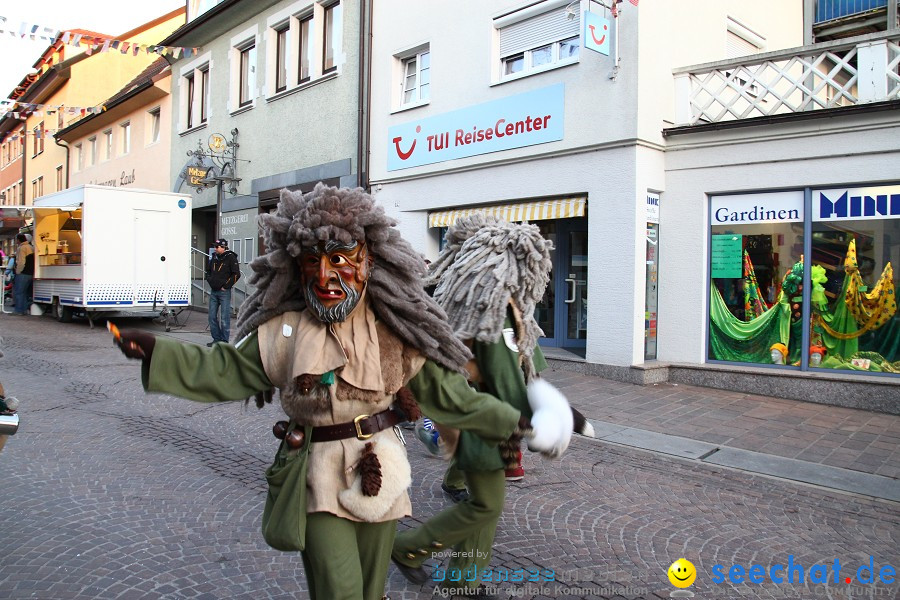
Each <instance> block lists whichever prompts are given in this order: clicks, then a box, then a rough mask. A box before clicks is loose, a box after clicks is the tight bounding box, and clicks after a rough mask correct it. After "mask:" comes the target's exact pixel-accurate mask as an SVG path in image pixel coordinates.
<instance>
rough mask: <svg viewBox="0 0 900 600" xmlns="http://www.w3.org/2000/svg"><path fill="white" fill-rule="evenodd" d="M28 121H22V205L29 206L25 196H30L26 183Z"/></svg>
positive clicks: (32, 201) (32, 200)
mask: <svg viewBox="0 0 900 600" xmlns="http://www.w3.org/2000/svg"><path fill="white" fill-rule="evenodd" d="M27 122H28V121H27V120H26V121H22V206H28V203H27V202H25V198H26V197H27V196H28V192H27V190H28V186H27V185H26V184H25V182H26V179H25V157H26V156H28V137H27V136H26V135H25V132H26V131H28V127H26V126H25V124H26V123H27ZM31 203H32V204H34V198H32V199H31Z"/></svg>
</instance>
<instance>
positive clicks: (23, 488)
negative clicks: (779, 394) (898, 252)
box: [0, 315, 900, 600]
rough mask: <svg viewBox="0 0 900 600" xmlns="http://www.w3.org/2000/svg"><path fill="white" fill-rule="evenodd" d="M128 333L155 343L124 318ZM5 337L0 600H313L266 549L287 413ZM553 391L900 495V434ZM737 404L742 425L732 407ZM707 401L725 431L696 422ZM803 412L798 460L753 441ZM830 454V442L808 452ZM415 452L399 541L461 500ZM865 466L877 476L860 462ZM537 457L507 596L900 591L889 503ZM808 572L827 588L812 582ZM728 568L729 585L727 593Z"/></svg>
mask: <svg viewBox="0 0 900 600" xmlns="http://www.w3.org/2000/svg"><path fill="white" fill-rule="evenodd" d="M136 325H140V326H145V324H141V323H139V322H138V321H136V320H130V319H123V320H122V321H121V323H120V326H136ZM201 327H202V325H201ZM153 328H154V330H155V331H156V332H157V333H161V331H162V328H161V327H160V326H158V325H154V326H153ZM197 333H198V334H200V333H201V332H200V331H198V332H197ZM0 335H2V337H3V346H2V349H3V351H4V353H5V357H3V358H2V359H0V381H2V383H3V385H4V387H5V388H6V391H7V393H8V394H9V395H12V396H16V397H18V398H19V399H20V401H21V407H20V417H21V427H20V430H19V433H18V434H17V435H15V436H13V437H11V438H10V439H9V441H8V442H7V444H6V446H5V448H3V451H2V453H0V473H2V484H0V505H2V511H0V597H2V598H14V599H21V598H39V599H52V600H56V599H70V598H71V599H74V598H85V599H87V598H116V599H130V598H173V599H174V598H242V599H248V600H249V599H254V600H255V599H260V598H273V599H287V598H306V597H307V595H306V592H305V589H306V588H305V585H306V584H305V579H304V575H303V567H302V563H301V560H300V558H299V556H294V555H291V554H287V553H282V552H277V551H274V550H271V549H269V548H268V547H267V546H266V545H265V543H264V542H263V540H262V537H261V534H260V533H259V525H260V518H261V513H262V508H263V503H264V499H265V480H264V477H263V472H264V470H265V469H266V467H267V466H268V465H269V464H270V462H271V458H272V456H273V455H274V452H275V450H276V447H277V441H276V439H275V438H274V437H273V436H272V433H271V427H272V424H273V423H274V422H275V421H276V420H278V419H279V418H280V417H281V411H280V408H278V407H277V405H276V406H267V407H266V408H265V409H263V410H257V409H256V408H255V406H252V405H251V406H247V407H245V406H243V405H242V404H240V403H227V404H217V405H204V404H197V403H191V402H189V401H186V400H181V399H176V398H171V397H167V396H161V395H146V394H144V392H143V390H142V389H141V386H140V381H139V379H140V368H139V363H138V362H136V361H130V360H128V359H126V358H125V357H124V356H122V355H121V353H120V352H119V351H118V350H117V349H116V348H114V347H113V345H112V343H111V340H110V336H109V334H108V333H107V332H106V330H105V329H103V328H101V327H96V328H93V329H91V328H89V327H88V324H87V322H85V321H83V320H76V322H74V323H71V324H60V323H57V322H55V321H54V320H52V319H50V318H49V317H41V318H37V317H18V318H13V317H10V316H9V315H0ZM549 379H551V380H552V381H554V382H556V383H557V384H558V385H559V386H560V387H561V388H563V389H564V390H566V392H567V393H568V394H569V397H570V399H571V400H572V403H573V404H574V405H575V406H577V407H579V408H580V409H581V410H582V411H583V412H584V413H585V414H586V416H587V417H588V418H589V419H591V420H593V421H595V423H596V424H597V426H598V431H600V430H601V426H602V425H603V424H604V423H605V424H609V423H616V424H618V425H620V426H629V427H638V428H643V429H645V430H648V431H657V432H661V433H669V434H674V435H678V436H684V437H686V438H692V439H695V440H698V441H704V442H707V443H715V444H723V445H731V446H733V447H734V448H738V449H744V450H748V449H749V450H754V451H759V452H766V449H765V448H764V446H765V444H768V443H772V444H774V447H773V448H772V450H771V454H772V455H778V456H781V457H786V458H790V459H794V460H797V461H798V462H800V461H806V462H804V464H807V463H809V464H812V463H815V464H824V465H831V466H832V467H833V468H837V467H841V468H847V469H855V470H856V471H858V472H860V473H864V474H867V475H868V476H870V477H879V479H878V481H884V482H886V483H887V485H888V486H889V487H891V486H893V491H896V485H897V479H896V477H897V475H898V473H900V471H898V467H900V458H898V454H897V444H898V441H900V439H898V438H900V433H898V432H900V418H898V417H890V416H888V415H875V414H872V413H865V412H863V411H853V410H849V409H838V408H835V409H833V410H832V408H831V407H823V406H818V405H807V404H804V403H800V402H787V403H785V401H783V400H777V399H766V398H764V397H758V398H757V399H754V398H748V399H746V400H745V399H744V397H743V396H741V395H735V394H732V393H729V392H720V391H716V390H709V389H701V388H690V387H689V386H679V387H678V388H673V387H672V386H667V385H660V386H650V387H646V388H641V387H637V386H630V385H628V386H627V385H625V384H620V383H613V382H608V381H605V380H602V379H599V378H592V377H585V376H578V375H573V374H571V373H568V372H565V371H554V372H552V373H550V374H549ZM604 394H605V395H604ZM673 395H674V397H673ZM667 397H668V399H667ZM604 398H605V399H604ZM679 398H680V402H681V404H680V405H679V404H678V403H679ZM740 403H744V406H745V407H747V410H746V411H744V412H743V413H742V412H741V411H737V410H732V412H729V411H728V408H727V407H726V406H724V405H725V404H735V405H737V404H740ZM666 405H668V406H675V405H679V406H681V407H685V406H686V407H687V408H686V409H685V411H684V412H683V413H677V414H676V413H670V415H669V420H668V421H667V420H666V419H662V418H655V417H654V418H655V419H656V420H651V418H650V417H648V418H645V419H642V415H644V414H648V413H647V411H650V410H651V409H654V408H658V407H660V406H666ZM703 406H706V407H707V408H709V407H712V408H715V409H716V410H718V411H720V414H719V415H718V416H715V417H713V416H710V415H709V414H700V413H695V414H693V415H692V414H689V413H690V412H691V411H698V410H699V408H701V407H703ZM773 407H774V408H773ZM792 407H799V409H802V410H805V411H807V412H808V413H809V415H808V419H806V421H804V420H801V421H795V422H793V423H785V426H788V425H802V424H803V423H804V422H808V421H814V424H813V425H811V426H810V427H818V428H820V429H821V431H812V433H811V432H810V431H809V429H810V428H809V427H808V428H807V431H806V435H807V437H806V438H803V437H802V436H801V439H804V440H806V443H805V444H804V445H803V447H802V448H801V447H798V448H796V449H792V446H791V445H790V444H785V443H784V442H785V441H787V440H789V439H791V438H793V439H797V436H796V435H794V434H793V433H792V432H791V431H786V430H784V429H782V428H781V427H768V428H767V430H766V431H761V432H756V437H754V431H753V430H752V428H751V425H748V423H750V421H748V419H752V418H754V417H756V418H766V417H767V416H768V417H771V418H772V419H773V421H775V420H778V415H779V414H780V412H784V411H791V410H793V408H792ZM746 413H750V414H749V416H748V415H747V414H746ZM654 414H658V413H654ZM679 419H680V420H682V421H683V424H682V425H681V426H680V427H678V426H676V425H675V421H677V420H679ZM729 421H733V422H732V423H730V422H729ZM787 421H791V419H788V420H787ZM851 422H852V423H858V425H854V426H855V427H856V429H854V430H852V432H857V431H859V430H860V429H861V428H865V427H866V426H867V424H870V423H871V427H875V426H876V424H877V425H878V426H879V427H880V429H877V430H875V429H873V430H872V431H873V432H872V433H871V434H867V436H868V435H871V436H872V437H866V436H863V437H861V438H855V439H857V445H856V446H853V445H851V446H850V448H849V449H848V450H847V452H845V453H838V455H837V457H836V458H835V455H834V452H833V448H834V447H835V445H837V446H840V445H841V443H842V442H840V441H839V438H840V436H837V437H834V435H832V428H834V429H839V428H840V427H841V426H843V425H846V424H847V423H851ZM815 423H817V424H818V425H816V424H815ZM692 424H693V428H692ZM717 428H718V430H719V433H718V434H717V433H716V430H717ZM801 431H802V430H801ZM813 433H815V435H813ZM726 434H727V435H726ZM717 435H718V436H719V437H716V436H717ZM848 435H849V430H848ZM810 436H812V437H810ZM829 436H831V437H829ZM601 437H602V436H601ZM777 438H783V440H779V442H777V443H776V442H775V441H774V440H775V439H777ZM824 439H829V440H831V441H830V442H829V444H826V445H825V446H821V447H820V448H819V451H818V452H817V451H815V448H816V447H817V446H819V445H820V442H821V440H824ZM407 440H408V443H409V446H408V450H409V455H410V459H411V462H412V465H413V487H412V490H411V492H412V500H413V510H414V511H415V515H414V517H413V518H412V519H408V520H406V521H404V522H402V523H401V527H407V526H409V525H410V524H412V523H413V522H415V521H417V520H421V519H424V518H426V517H427V516H429V515H431V514H433V513H435V512H437V511H438V510H440V509H441V508H443V507H444V506H446V505H447V504H448V503H449V500H448V499H447V497H446V496H445V495H444V494H443V492H442V491H441V489H440V483H441V474H442V471H443V469H444V468H445V463H443V462H442V461H440V460H436V459H434V458H431V457H430V456H429V455H428V454H427V452H426V451H425V449H424V448H423V446H422V445H421V444H420V443H419V442H418V441H417V440H416V439H415V437H414V436H409V435H407ZM732 442H733V443H732ZM832 443H834V444H835V445H831V444H832ZM860 443H861V444H862V445H859V444H860ZM754 444H756V445H754ZM854 447H855V448H857V450H856V452H857V454H852V452H853V451H854V450H853V448H854ZM825 448H827V449H828V452H824V451H823V450H824V449H825ZM868 451H874V454H871V456H874V457H876V459H877V460H875V459H871V458H865V459H863V458H861V457H860V453H864V452H868ZM866 456H870V455H869V454H866ZM829 457H831V458H829ZM838 459H840V460H838ZM525 461H526V462H525V468H526V477H525V479H524V480H523V481H521V482H518V483H512V484H509V488H508V496H507V506H506V510H505V512H504V514H503V517H502V519H501V521H500V526H499V529H498V534H497V539H496V544H495V554H494V560H493V562H492V566H493V567H494V568H495V569H496V570H497V571H498V572H499V573H501V574H509V575H511V576H513V577H515V572H516V570H517V569H524V570H525V578H526V580H527V578H528V572H529V571H535V570H540V572H541V573H547V571H546V570H552V571H553V579H554V581H550V582H546V581H540V582H528V581H525V582H510V583H503V584H502V585H501V586H500V588H501V590H502V592H503V593H504V594H506V595H514V597H520V598H542V599H543V598H570V597H574V598H628V599H633V598H647V599H650V598H669V597H672V596H670V594H671V593H672V592H673V591H674V590H675V588H674V587H673V586H672V585H671V584H670V583H669V580H668V578H667V576H666V570H667V568H668V566H669V565H670V564H671V563H672V562H673V561H675V560H676V559H678V558H680V557H685V558H687V559H688V560H690V561H691V562H693V564H694V565H695V566H696V568H697V571H698V575H697V580H696V582H695V583H694V585H693V586H691V587H690V588H689V589H690V591H692V592H693V593H694V595H695V597H698V598H736V597H740V598H809V599H820V598H829V599H843V598H850V597H865V598H900V583H898V582H897V581H896V580H893V583H888V584H886V583H882V582H879V580H878V573H879V569H881V568H882V567H884V566H885V565H892V567H893V569H894V573H893V575H894V576H896V572H897V571H900V503H897V502H896V501H892V500H888V499H882V498H877V497H871V496H867V495H861V494H854V493H850V492H846V491H841V490H838V489H829V488H827V487H822V486H816V485H809V484H806V483H800V482H794V481H790V480H788V479H785V478H782V477H774V476H771V475H764V474H759V473H754V472H751V471H749V470H738V469H735V468H731V467H728V466H723V465H717V464H712V463H708V462H702V461H698V460H695V459H692V458H688V457H679V456H675V455H673V454H671V453H661V452H655V451H651V450H644V449H640V448H635V447H631V446H628V445H623V444H617V443H612V442H610V441H605V440H602V439H597V440H591V439H587V438H583V437H579V436H576V438H575V439H573V442H572V444H571V446H570V448H569V450H568V452H567V453H566V454H565V456H564V457H563V458H562V459H561V460H559V461H547V460H544V459H542V458H541V457H539V456H537V455H531V454H527V455H526V457H525ZM867 466H868V467H867ZM789 556H791V557H792V558H791V559H790V560H791V561H792V563H793V564H794V565H797V564H800V565H803V567H804V569H805V573H804V583H796V582H795V583H788V582H787V580H786V579H785V581H784V582H782V583H780V584H778V583H773V581H772V580H771V579H770V577H769V574H770V567H771V566H772V565H778V564H780V565H787V564H788V560H789ZM870 557H872V558H871V560H872V561H873V565H874V571H875V573H873V574H872V575H873V577H874V579H875V580H876V583H869V584H866V583H864V582H860V581H857V568H858V567H859V566H860V565H865V566H866V569H865V570H863V571H862V577H863V579H866V577H867V569H868V565H869V563H870ZM836 559H837V560H839V561H840V564H841V566H842V567H843V570H842V571H841V573H840V576H838V574H836V573H834V571H833V565H834V563H835V560H836ZM435 564H437V562H435ZM815 564H818V565H823V566H824V567H823V568H822V573H826V572H827V577H826V576H825V575H821V574H816V573H818V569H816V570H813V571H812V572H811V571H810V567H812V566H813V565H815ZM717 565H718V566H720V567H721V572H724V574H725V580H724V582H723V583H718V584H717V583H714V581H713V577H714V575H715V573H714V571H713V569H714V567H716V566H717ZM732 565H741V566H743V568H744V570H746V571H750V569H751V566H752V565H762V567H763V568H764V569H765V575H764V576H763V578H762V579H760V581H763V583H754V582H752V581H751V580H750V579H748V578H746V577H745V578H744V582H743V583H738V584H732V583H729V580H728V573H729V569H730V568H731V567H732ZM519 572H520V573H521V571H519ZM783 575H784V576H785V577H786V576H787V573H784V574H783ZM820 575H821V576H820ZM848 577H849V578H852V581H851V583H849V584H848V583H847V582H846V578H848ZM388 594H389V596H390V598H392V599H393V600H400V599H416V598H431V597H433V590H432V588H431V587H428V586H425V587H423V588H422V589H414V588H412V587H410V586H409V585H408V584H407V583H406V580H405V579H403V578H402V576H401V575H400V574H399V573H398V572H397V571H396V570H395V569H394V567H393V566H392V567H391V571H390V578H389V581H388Z"/></svg>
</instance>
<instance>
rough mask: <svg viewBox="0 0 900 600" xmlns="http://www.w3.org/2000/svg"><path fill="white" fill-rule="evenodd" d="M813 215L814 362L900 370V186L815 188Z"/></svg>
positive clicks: (850, 368)
mask: <svg viewBox="0 0 900 600" xmlns="http://www.w3.org/2000/svg"><path fill="white" fill-rule="evenodd" d="M812 212H813V219H812V220H813V223H812V254H811V265H812V267H811V274H810V276H811V286H812V289H811V290H810V292H811V293H810V311H811V323H810V332H809V338H810V348H809V352H810V354H809V356H810V366H813V367H816V366H818V367H820V368H825V369H838V370H844V371H855V372H858V371H863V372H869V373H871V372H880V373H900V317H898V315H897V295H896V284H897V278H896V276H895V275H894V273H893V266H894V265H897V264H898V263H900V185H894V186H878V187H869V188H844V189H840V188H838V189H829V190H813V192H812ZM816 355H818V356H816Z"/></svg>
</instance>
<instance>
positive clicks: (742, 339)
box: [709, 285, 791, 364]
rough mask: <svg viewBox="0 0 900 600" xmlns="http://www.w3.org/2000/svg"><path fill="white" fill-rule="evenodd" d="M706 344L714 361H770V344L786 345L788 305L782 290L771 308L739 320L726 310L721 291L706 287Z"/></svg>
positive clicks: (789, 319)
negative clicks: (708, 308)
mask: <svg viewBox="0 0 900 600" xmlns="http://www.w3.org/2000/svg"><path fill="white" fill-rule="evenodd" d="M709 314H710V328H709V345H710V350H711V356H712V357H713V358H715V359H717V360H731V361H736V362H751V363H768V364H771V362H772V359H771V350H770V348H771V347H772V344H777V343H781V344H784V345H785V346H788V347H789V348H790V346H789V342H790V335H791V307H790V304H788V301H787V298H786V296H785V294H784V292H782V293H780V294H779V295H778V299H777V300H776V301H775V304H774V305H773V306H772V308H770V309H768V310H767V311H766V312H764V313H763V314H761V315H760V316H758V317H756V318H754V319H751V320H749V321H741V320H740V319H738V318H737V317H735V316H734V315H733V314H731V311H729V310H728V307H727V306H726V305H725V300H724V299H723V298H722V294H721V293H720V292H719V289H718V288H717V287H716V286H715V285H711V286H710V310H709Z"/></svg>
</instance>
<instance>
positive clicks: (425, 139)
mask: <svg viewBox="0 0 900 600" xmlns="http://www.w3.org/2000/svg"><path fill="white" fill-rule="evenodd" d="M564 111H565V87H564V84H561V83H560V84H557V85H554V86H550V87H546V88H543V89H539V90H534V91H531V92H526V93H524V94H518V95H516V96H510V97H509V98H503V99H501V100H494V101H491V102H485V103H484V104H478V105H475V106H471V107H468V108H463V109H460V110H455V111H452V112H449V113H444V114H442V115H436V116H434V117H429V118H427V119H422V120H419V121H410V122H409V123H404V124H403V125H396V126H394V127H391V128H389V129H388V140H389V142H388V149H387V150H388V161H387V162H388V165H387V169H388V171H397V170H399V169H408V168H410V167H418V166H421V165H429V164H432V163H437V162H443V161H446V160H453V159H455V158H464V157H467V156H475V155H478V154H487V153H489V152H499V151H501V150H509V149H511V148H522V147H524V146H532V145H535V144H544V143H547V142H553V141H558V140H561V139H563V114H564Z"/></svg>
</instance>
